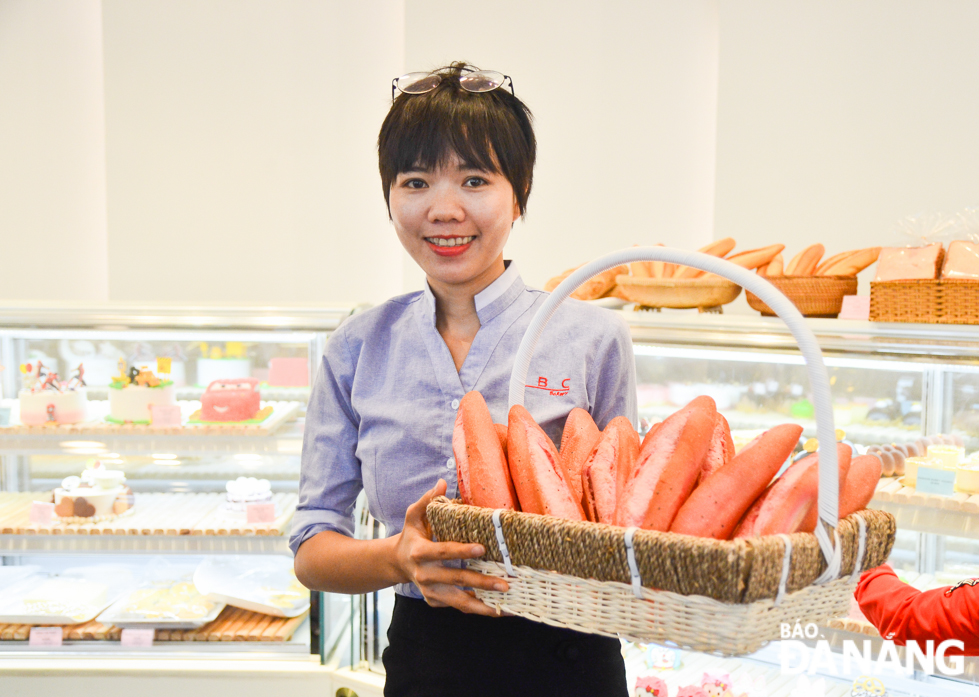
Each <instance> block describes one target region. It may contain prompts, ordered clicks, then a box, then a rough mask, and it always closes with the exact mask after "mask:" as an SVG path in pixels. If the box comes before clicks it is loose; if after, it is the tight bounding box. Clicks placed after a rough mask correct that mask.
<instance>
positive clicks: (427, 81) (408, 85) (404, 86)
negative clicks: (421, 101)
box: [397, 73, 442, 94]
mask: <svg viewBox="0 0 979 697" xmlns="http://www.w3.org/2000/svg"><path fill="white" fill-rule="evenodd" d="M440 82H442V76H441V75H433V74H432V73H408V74H407V75H402V76H401V77H399V78H398V83H397V84H398V89H399V90H401V91H402V92H404V93H405V94H425V93H426V92H431V91H432V90H434V89H435V88H436V87H438V84H439V83H440Z"/></svg>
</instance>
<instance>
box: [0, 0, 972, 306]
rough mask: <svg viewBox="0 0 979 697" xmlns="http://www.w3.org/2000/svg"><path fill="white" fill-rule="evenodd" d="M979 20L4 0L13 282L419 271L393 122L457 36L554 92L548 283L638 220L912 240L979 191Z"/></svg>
mask: <svg viewBox="0 0 979 697" xmlns="http://www.w3.org/2000/svg"><path fill="white" fill-rule="evenodd" d="M977 32H979V6H977V5H976V4H975V3H974V2H970V1H969V0H907V1H906V2H901V3H895V2H892V1H890V0H863V1H862V2H860V3H850V2H843V1H842V0H819V1H817V0H796V1H795V2H791V3H786V2H779V1H778V0H694V1H688V0H659V1H656V2H643V3H636V2H628V1H626V0H614V1H609V2H603V3H596V2H593V1H589V2H584V1H583V0H573V1H571V2H558V1H557V0H541V1H540V2H535V3H522V2H517V1H516V0H486V1H485V2H483V3H481V4H480V7H479V11H478V12H475V13H474V12H473V11H471V10H464V9H463V8H460V6H459V5H458V4H457V3H453V2H449V1H448V0H370V1H369V2H348V1H343V0H278V1H276V0H138V1H137V0H102V2H98V1H97V0H38V1H33V2H32V1H30V0H0V237H2V247H0V249H2V252H0V254H2V255H3V257H2V258H3V259H4V262H5V263H4V264H3V267H2V269H3V270H2V272H0V298H6V299H14V298H48V299H62V298H63V299H91V300H100V299H105V298H107V297H108V298H111V299H114V300H147V301H156V302H167V301H174V302H178V301H179V302H192V301H203V302H233V301H241V302H265V303H299V302H312V303H323V302H331V301H371V302H377V301H379V300H382V299H384V298H386V297H389V296H390V295H393V294H396V293H398V292H401V291H402V290H403V289H413V288H416V287H418V286H419V284H420V278H419V275H418V272H417V270H416V269H415V268H414V265H413V264H412V263H411V262H410V260H409V261H406V260H405V256H404V255H403V253H402V252H401V250H400V249H399V248H398V247H397V245H396V244H395V242H394V236H393V233H392V231H391V229H390V225H389V223H388V221H387V217H386V214H385V211H384V206H383V198H382V196H381V192H380V186H379V179H378V176H377V172H376V152H375V141H376V136H377V130H378V128H379V125H380V122H381V120H382V118H383V116H384V113H385V111H386V109H387V107H388V104H389V91H388V90H389V88H388V85H389V81H390V79H391V78H392V77H394V76H396V75H398V74H401V73H402V72H405V71H407V70H420V69H425V68H428V67H434V66H437V65H441V64H444V63H446V62H447V61H450V60H454V59H466V60H470V61H472V62H474V63H476V64H478V65H481V66H483V67H488V68H493V69H498V70H502V71H504V72H506V73H508V74H510V75H511V76H512V77H513V79H514V82H515V85H516V90H517V93H518V94H519V95H520V96H521V97H522V98H523V99H525V100H526V102H527V103H528V104H529V105H530V107H531V109H533V111H534V113H535V114H536V118H537V132H538V138H539V145H540V157H539V165H538V169H537V172H536V179H535V187H534V193H533V194H532V196H531V200H530V206H529V214H528V217H527V220H526V221H525V222H522V223H518V226H517V229H516V231H515V233H514V235H513V237H512V238H511V239H512V241H511V243H510V245H509V249H508V253H509V254H510V255H511V256H512V257H514V258H516V259H518V260H519V261H520V265H521V268H522V270H523V273H524V276H525V278H526V279H527V281H528V282H530V283H532V284H542V283H543V282H544V281H545V280H546V279H547V277H549V276H550V275H552V274H554V273H557V272H558V271H560V270H562V269H564V268H565V267H567V266H571V265H574V264H578V263H581V262H582V261H584V260H587V259H589V258H592V257H594V256H596V255H598V254H601V253H602V252H604V251H607V250H609V249H613V248H618V247H622V246H625V245H628V244H633V243H637V242H641V243H650V242H655V241H663V242H668V243H672V244H677V245H680V246H687V247H691V248H693V247H697V246H699V245H701V244H703V243H704V242H705V241H707V240H708V239H709V238H710V237H712V236H714V237H721V236H726V235H733V236H734V237H736V238H737V239H738V240H739V247H740V248H747V247H751V246H757V245H761V244H767V243H770V242H773V241H784V242H786V243H787V244H788V245H789V249H788V250H787V251H788V253H789V254H792V253H794V252H795V251H797V250H798V249H799V248H800V247H801V246H802V245H803V244H806V243H809V242H810V241H817V240H818V241H822V242H824V243H825V244H826V245H827V247H828V248H829V251H830V252H833V251H838V250H841V249H844V248H851V247H859V246H864V245H870V244H896V243H900V242H901V240H900V239H898V238H896V237H894V236H893V234H892V230H893V228H894V224H895V222H896V221H897V220H898V219H900V218H903V217H905V216H907V215H911V214H915V213H918V212H922V211H924V212H927V211H953V210H957V209H960V208H963V207H965V206H976V205H979V201H977V198H976V195H975V192H976V191H977V190H979V186H977V185H979V167H976V165H975V162H974V160H975V157H974V153H975V152H977V151H979V130H977V129H976V128H975V126H974V123H975V118H976V114H979V93H977V92H976V90H975V89H974V85H975V84H977V78H979V48H977V44H976V42H975V36H976V34H977ZM103 75H104V81H103ZM103 83H104V87H103ZM106 211H107V212H106ZM44 249H50V250H52V256H53V258H54V260H55V261H54V262H53V263H49V264H48V265H47V268H56V269H57V271H56V272H49V273H38V272H37V270H36V269H37V268H38V267H44V266H45V264H44V263H43V262H41V263H38V259H39V257H40V255H41V254H42V253H43V250H44Z"/></svg>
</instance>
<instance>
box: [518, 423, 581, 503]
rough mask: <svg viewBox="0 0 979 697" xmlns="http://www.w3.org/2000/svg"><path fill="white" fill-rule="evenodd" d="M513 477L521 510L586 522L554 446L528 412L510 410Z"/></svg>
mask: <svg viewBox="0 0 979 697" xmlns="http://www.w3.org/2000/svg"><path fill="white" fill-rule="evenodd" d="M507 453H508V454H509V456H510V463H509V466H510V476H511V478H512V480H513V487H514V489H515V490H516V493H517V502H518V503H519V510H521V511H524V512H525V513H542V514H545V515H554V516H557V517H559V518H567V519H569V520H584V519H585V512H584V510H583V509H582V507H581V501H579V500H577V499H576V498H575V496H574V493H573V491H572V489H571V485H570V483H569V482H568V481H567V476H566V475H565V473H564V468H563V467H562V466H561V462H560V455H558V452H557V448H555V447H554V443H552V442H551V439H550V438H549V437H548V436H547V434H546V433H544V431H543V430H542V429H541V427H540V426H538V425H537V422H536V421H534V418H533V417H532V416H531V415H530V412H528V411H527V409H526V408H524V407H523V406H521V405H519V404H515V405H513V407H512V408H511V409H510V416H509V423H508V424H507Z"/></svg>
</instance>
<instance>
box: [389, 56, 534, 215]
mask: <svg viewBox="0 0 979 697" xmlns="http://www.w3.org/2000/svg"><path fill="white" fill-rule="evenodd" d="M466 70H477V68H475V67H473V66H471V65H469V64H468V63H465V62H456V63H452V64H451V65H448V66H445V67H443V68H439V69H437V70H435V71H433V72H436V73H439V74H440V75H441V76H442V81H441V82H440V83H439V84H438V86H436V87H435V89H433V90H432V91H431V92H426V93H424V94H404V93H399V94H398V96H397V98H395V100H394V102H393V103H392V104H391V109H390V111H388V115H387V116H386V117H385V119H384V123H383V124H381V132H380V134H379V135H378V137H377V154H378V165H379V168H380V171H381V186H382V187H383V188H384V202H385V203H386V204H387V205H388V214H389V215H390V211H391V184H392V183H393V182H394V180H395V178H396V177H397V176H398V175H399V174H401V173H402V172H408V171H410V170H412V169H415V168H417V167H421V168H423V169H434V168H437V167H439V166H440V165H444V164H445V163H446V162H447V161H448V159H449V158H450V157H451V155H452V154H453V153H455V154H457V155H458V156H459V158H460V159H462V161H463V162H464V163H465V164H466V165H467V166H469V167H475V168H477V169H483V170H486V171H487V172H496V173H498V174H502V175H503V176H504V177H506V179H507V181H509V182H510V185H511V186H512V187H513V193H514V194H515V195H516V198H517V204H518V205H519V207H520V214H521V215H523V214H525V213H526V211H527V199H528V198H529V197H530V187H531V185H532V183H533V180H534V162H535V160H536V159H537V139H536V138H535V137H534V128H533V125H532V123H531V120H532V119H533V115H532V114H531V113H530V109H528V108H527V106H526V105H525V104H524V103H523V102H522V101H520V100H519V99H517V98H516V97H515V96H513V95H512V94H511V93H510V90H509V89H507V88H506V87H498V88H497V89H495V90H491V91H489V92H481V93H478V94H477V93H472V92H467V91H466V90H464V89H463V88H462V87H461V86H460V85H459V76H460V75H461V74H463V73H464V72H465V71H466Z"/></svg>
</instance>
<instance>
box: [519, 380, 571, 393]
mask: <svg viewBox="0 0 979 697" xmlns="http://www.w3.org/2000/svg"><path fill="white" fill-rule="evenodd" d="M570 383H571V378H564V380H562V381H561V385H560V386H556V385H555V386H548V384H547V378H545V377H538V378H537V384H536V385H527V387H533V388H534V389H535V390H545V391H547V393H548V394H549V395H551V396H553V397H563V396H565V395H566V394H568V390H570V389H571V384H570Z"/></svg>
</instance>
